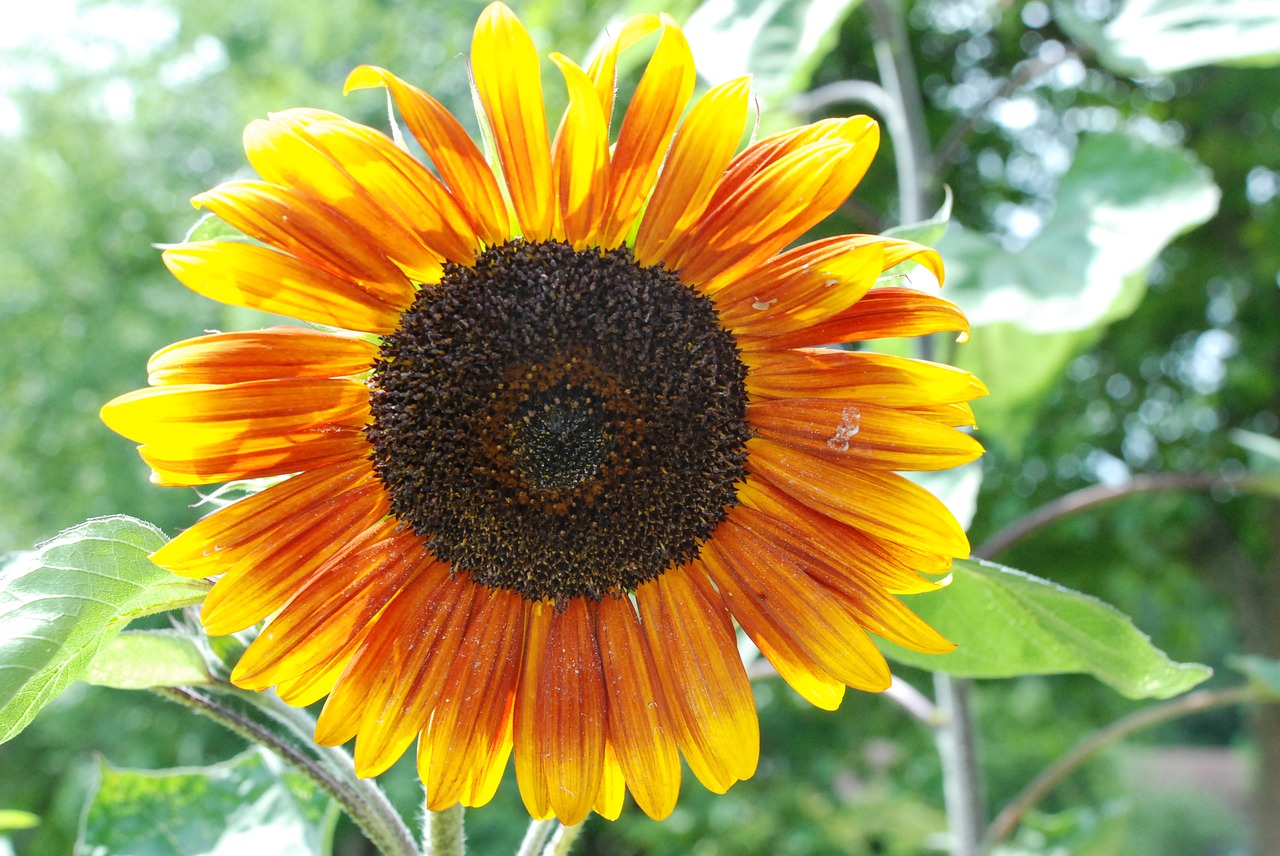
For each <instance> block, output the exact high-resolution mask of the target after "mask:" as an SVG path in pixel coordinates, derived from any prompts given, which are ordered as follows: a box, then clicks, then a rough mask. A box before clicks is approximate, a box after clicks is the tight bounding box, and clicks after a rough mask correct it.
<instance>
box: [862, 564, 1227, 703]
mask: <svg viewBox="0 0 1280 856" xmlns="http://www.w3.org/2000/svg"><path fill="white" fill-rule="evenodd" d="M951 570H952V580H951V585H950V586H948V587H947V588H946V589H945V590H943V591H939V592H935V593H932V594H927V595H919V596H916V597H911V598H908V599H907V603H908V605H909V606H910V607H911V608H912V609H913V610H915V612H916V613H917V614H918V615H919V616H920V617H921V618H923V619H924V620H925V621H928V622H929V623H930V624H931V625H933V626H934V627H935V628H937V630H938V631H939V632H940V633H942V635H944V636H946V637H947V638H948V639H950V640H951V641H952V642H955V643H956V650H955V651H952V652H951V653H949V654H920V653H917V652H915V651H908V650H906V649H904V648H900V647H898V646H897V645H893V644H891V643H887V642H883V643H881V647H882V649H883V650H884V652H885V654H886V656H888V657H891V658H892V659H894V660H897V661H898V662H900V663H906V664H907V665H911V666H918V667H920V668H922V669H928V670H930V671H937V672H946V673H948V674H952V675H958V676H961V677H970V678H1011V677H1015V676H1017V675H1051V674H1064V673H1073V672H1080V673H1084V674H1089V675H1092V676H1094V677H1095V678H1097V679H1098V680H1100V681H1102V682H1103V683H1104V684H1107V685H1108V686H1110V687H1111V688H1113V689H1115V690H1116V691H1117V692H1119V693H1121V694H1122V695H1125V696H1127V697H1129V698H1169V697H1171V696H1175V695H1178V694H1180V693H1183V692H1186V691H1187V690H1188V689H1190V688H1191V687H1194V686H1195V685H1196V684H1198V683H1200V682H1201V681H1204V680H1205V679H1207V678H1208V677H1209V676H1210V675H1211V674H1213V671H1212V670H1211V669H1210V668H1209V667H1208V666H1202V665H1200V664H1198V663H1175V662H1173V661H1172V660H1170V659H1169V658H1168V656H1166V655H1165V654H1164V652H1163V651H1161V650H1159V649H1158V648H1156V647H1155V646H1153V645H1152V644H1151V640H1150V639H1149V638H1147V636H1146V635H1145V634H1143V633H1142V632H1141V631H1139V630H1138V629H1137V628H1136V627H1134V626H1133V622H1132V621H1130V620H1129V618H1128V616H1126V615H1124V614H1123V613H1121V612H1120V611H1119V610H1117V609H1115V608H1114V607H1112V606H1109V605H1107V604H1105V603H1103V602H1102V601H1100V600H1098V599H1097V598H1094V597H1090V596H1089V595H1087V594H1083V593H1081V592H1078V591H1072V590H1071V589H1068V588H1063V587H1062V586H1060V585H1058V584H1056V583H1052V582H1049V581H1048V580H1043V579H1040V578H1038V577H1033V576H1031V575H1030V574H1026V573H1023V572H1022V571H1016V570H1014V569H1012V568H1006V567H1004V566H1002V565H997V564H994V563H992V562H984V561H979V560H973V559H957V560H956V562H955V563H954V565H953V566H952V569H951Z"/></svg>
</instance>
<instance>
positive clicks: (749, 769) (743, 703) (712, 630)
mask: <svg viewBox="0 0 1280 856" xmlns="http://www.w3.org/2000/svg"><path fill="white" fill-rule="evenodd" d="M636 600H637V602H638V606H639V610H640V619H641V624H642V626H643V627H644V633H645V638H646V639H647V640H648V642H649V649H650V650H651V651H652V652H653V662H654V665H655V666H656V669H657V674H658V683H659V685H660V686H661V687H662V696H663V698H664V699H666V700H667V702H668V703H669V704H670V706H671V718H670V721H671V725H672V726H673V728H674V731H675V738H676V741H677V742H678V743H679V745H680V749H681V750H682V751H683V752H684V757H685V760H686V761H688V763H689V768H690V769H691V770H693V774H694V775H695V776H697V777H698V780H699V781H700V782H702V784H703V785H705V786H706V787H707V788H708V789H709V790H711V791H714V792H715V793H718V794H722V793H724V792H725V791H726V790H728V789H729V786H730V785H732V784H733V783H734V782H737V781H739V780H741V779H747V778H750V777H751V775H752V774H753V773H754V772H755V769H756V764H757V762H758V761H759V758H760V726H759V721H758V720H757V718H756V709H755V699H754V697H753V696H752V694H751V685H750V683H749V682H748V681H747V673H746V670H744V669H743V667H742V660H741V658H740V657H739V655H738V646H737V641H736V638H735V637H734V632H733V625H732V624H731V623H730V619H729V613H728V611H727V610H726V609H725V606H724V603H723V602H722V601H721V599H720V595H719V594H717V593H716V592H715V590H714V589H712V588H711V587H710V584H709V583H708V582H707V580H706V577H705V575H704V574H702V572H701V571H699V570H693V569H690V568H672V569H670V570H668V571H667V572H666V573H664V574H663V575H662V576H660V577H658V578H657V579H655V580H653V581H651V582H648V583H645V584H644V585H642V586H640V588H638V589H637V590H636Z"/></svg>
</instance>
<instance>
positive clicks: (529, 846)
mask: <svg viewBox="0 0 1280 856" xmlns="http://www.w3.org/2000/svg"><path fill="white" fill-rule="evenodd" d="M557 825H558V824H557V821H556V820H555V818H551V819H548V820H535V821H531V822H530V823H529V829H528V830H527V831H526V832H525V834H524V840H523V841H521V842H520V849H519V850H517V851H516V856H540V854H541V853H542V845H544V844H546V843H547V838H549V837H550V835H551V832H552V831H553V830H554V829H555V828H556V826H557Z"/></svg>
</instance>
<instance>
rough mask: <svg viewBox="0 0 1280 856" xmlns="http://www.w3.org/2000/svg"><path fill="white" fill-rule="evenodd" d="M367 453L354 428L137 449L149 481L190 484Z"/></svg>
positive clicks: (274, 473)
mask: <svg viewBox="0 0 1280 856" xmlns="http://www.w3.org/2000/svg"><path fill="white" fill-rule="evenodd" d="M368 454H369V441H368V440H367V439H365V436H364V432H363V431H362V430H360V429H358V428H332V429H324V430H323V431H322V432H319V433H318V432H317V431H315V430H312V429H306V430H302V431H291V432H283V433H274V434H271V435H270V436H264V437H251V438H247V439H246V438H243V437H234V436H229V437H226V438H223V439H219V440H215V441H212V442H210V443H208V444H207V445H204V446H200V447H198V448H194V447H191V446H190V445H170V444H167V443H164V444H162V443H149V444H147V445H144V446H139V447H138V455H139V456H141V458H142V460H143V461H144V462H145V463H146V464H147V466H149V467H151V469H152V473H151V482H152V484H157V485H160V486H161V487H194V486H196V485H202V484H216V483H218V482H227V481H236V480H238V479H257V478H267V477H269V476H283V475H289V474H290V473H299V472H303V471H305V470H314V469H318V468H320V467H329V466H334V465H335V464H341V463H344V462H346V461H350V460H353V459H356V458H361V457H364V456H366V455H368Z"/></svg>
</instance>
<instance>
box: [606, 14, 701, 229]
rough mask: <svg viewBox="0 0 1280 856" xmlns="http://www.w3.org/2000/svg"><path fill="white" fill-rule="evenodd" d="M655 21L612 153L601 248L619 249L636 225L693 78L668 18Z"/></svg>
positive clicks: (683, 46) (681, 35) (681, 43)
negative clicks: (657, 26) (655, 32)
mask: <svg viewBox="0 0 1280 856" xmlns="http://www.w3.org/2000/svg"><path fill="white" fill-rule="evenodd" d="M660 18H661V21H662V38H661V39H660V40H659V41H658V47H657V48H656V49H655V50H654V52H653V58H652V59H650V60H649V66H648V68H646V69H645V73H644V76H643V77H642V78H641V79H640V85H639V86H638V87H637V88H636V92H635V95H634V96H633V97H632V99H631V104H630V105H629V106H628V107H627V112H626V115H625V116H624V117H623V119H622V129H621V130H620V131H619V132H618V142H617V145H616V146H614V150H613V163H612V169H611V170H610V175H609V177H610V183H611V188H610V194H609V216H608V219H607V220H606V223H605V226H604V228H603V229H602V230H601V242H600V243H601V245H602V246H604V247H610V248H611V247H616V246H618V245H620V244H621V243H622V242H623V240H625V239H626V237H627V234H628V233H629V232H630V231H631V229H632V227H633V226H634V225H635V222H636V218H637V217H638V216H639V214H640V208H641V206H643V205H644V202H645V200H646V199H648V197H649V192H650V190H652V188H653V182H654V179H655V178H657V175H658V167H659V166H661V165H662V159H663V156H664V155H666V153H667V148H668V146H670V144H671V135H672V134H673V133H674V132H675V128H676V123H677V122H679V121H680V115H681V114H682V113H683V112H684V108H685V105H686V104H688V103H689V96H691V95H692V94H693V84H694V80H695V79H696V78H697V73H696V72H695V71H694V67H693V54H692V53H691V52H690V51H689V43H688V42H687V41H686V40H685V37H684V33H683V32H681V30H680V27H679V26H677V25H676V22H675V21H673V20H672V19H671V18H670V17H668V16H667V15H661V16H660Z"/></svg>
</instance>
